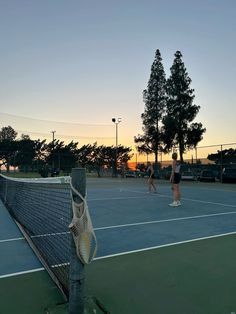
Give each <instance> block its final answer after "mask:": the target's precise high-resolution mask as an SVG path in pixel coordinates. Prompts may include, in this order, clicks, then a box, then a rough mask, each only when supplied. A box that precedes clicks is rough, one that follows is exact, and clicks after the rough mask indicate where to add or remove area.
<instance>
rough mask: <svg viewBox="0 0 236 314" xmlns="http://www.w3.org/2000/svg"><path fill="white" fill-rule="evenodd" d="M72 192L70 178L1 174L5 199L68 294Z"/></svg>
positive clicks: (0, 181) (0, 191) (0, 187)
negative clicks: (23, 176) (10, 176)
mask: <svg viewBox="0 0 236 314" xmlns="http://www.w3.org/2000/svg"><path fill="white" fill-rule="evenodd" d="M70 193H71V192H70V177H60V178H46V179H43V178H42V179H15V178H14V179H13V178H9V177H6V176H3V175H0V197H1V199H2V201H3V202H4V204H5V206H6V207H7V209H8V210H9V212H10V214H11V215H12V216H13V217H14V219H15V220H16V222H17V223H19V224H20V226H21V228H22V229H23V232H25V233H26V236H28V237H29V239H30V241H32V243H33V246H35V248H37V251H38V253H39V255H40V257H41V258H40V259H42V260H43V262H44V263H43V264H44V266H45V263H46V265H47V267H49V271H50V272H52V274H53V275H54V276H55V278H56V279H57V280H58V281H59V284H60V286H61V288H62V290H63V292H64V293H65V295H66V296H68V294H69V261H70V241H71V235H70V232H69V230H68V225H69V224H70V222H71V212H72V211H71V206H72V205H71V194H70ZM37 255H38V254H37Z"/></svg>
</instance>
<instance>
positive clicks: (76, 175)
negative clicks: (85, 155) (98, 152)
mask: <svg viewBox="0 0 236 314" xmlns="http://www.w3.org/2000/svg"><path fill="white" fill-rule="evenodd" d="M71 177H72V185H73V187H74V188H75V189H76V190H77V191H78V192H79V193H80V194H81V195H82V196H83V197H84V196H85V194H86V176H85V169H84V168H74V169H72V174H71ZM72 197H73V199H74V200H75V201H76V202H78V203H80V202H81V201H82V200H81V199H80V197H79V196H78V195H75V194H74V193H73V192H72ZM71 216H73V213H72V210H71ZM84 302H85V274H84V264H83V263H82V262H81V261H80V259H79V258H78V256H77V254H76V247H75V243H74V240H73V238H72V236H71V253H70V273H69V314H83V313H84Z"/></svg>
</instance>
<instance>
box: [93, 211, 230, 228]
mask: <svg viewBox="0 0 236 314" xmlns="http://www.w3.org/2000/svg"><path fill="white" fill-rule="evenodd" d="M235 214H236V212H228V213H217V214H208V215H198V216H188V217H181V218H172V219H163V220H152V221H144V222H137V223H132V224H124V225H114V226H108V227H100V228H94V230H96V231H98V230H106V229H115V228H126V227H135V226H140V225H150V224H157V223H163V222H173V221H181V220H191V219H199V218H208V217H214V216H223V215H235Z"/></svg>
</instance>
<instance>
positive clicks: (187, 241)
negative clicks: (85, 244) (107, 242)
mask: <svg viewBox="0 0 236 314" xmlns="http://www.w3.org/2000/svg"><path fill="white" fill-rule="evenodd" d="M233 234H236V231H235V232H229V233H222V234H217V235H213V236H208V237H202V238H196V239H192V240H186V241H180V242H175V243H169V244H162V245H157V246H152V247H148V248H144V249H139V250H133V251H127V252H121V253H117V254H110V255H105V256H100V257H96V258H95V259H94V261H95V260H100V259H105V258H110V257H117V256H122V255H128V254H133V253H139V252H144V251H150V250H155V249H160V248H164V247H169V246H175V245H180V244H186V243H191V242H196V241H202V240H208V239H214V238H220V237H224V236H228V235H233Z"/></svg>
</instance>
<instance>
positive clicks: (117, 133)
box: [116, 122, 119, 148]
mask: <svg viewBox="0 0 236 314" xmlns="http://www.w3.org/2000/svg"><path fill="white" fill-rule="evenodd" d="M118 123H119V122H116V148H117V146H118Z"/></svg>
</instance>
